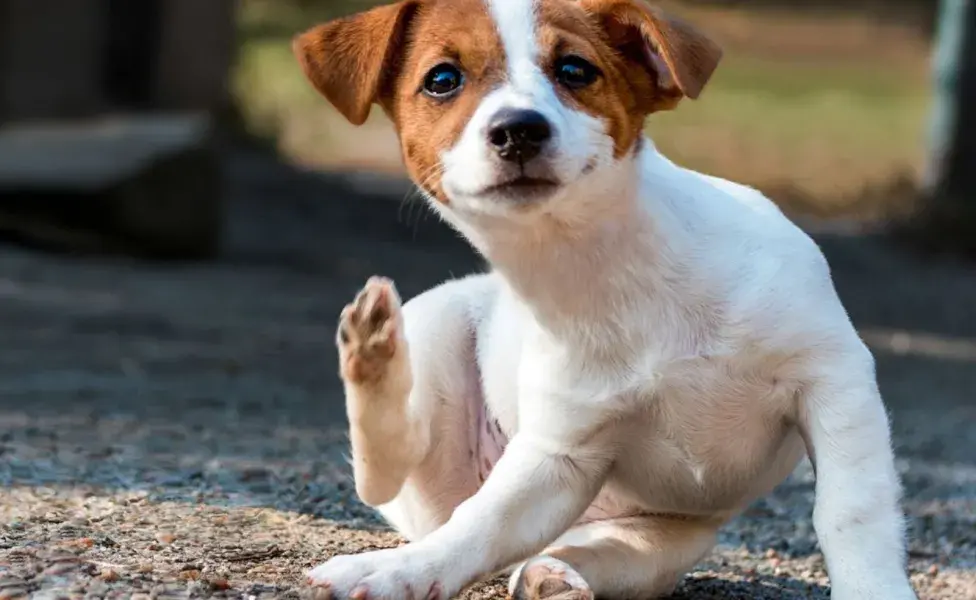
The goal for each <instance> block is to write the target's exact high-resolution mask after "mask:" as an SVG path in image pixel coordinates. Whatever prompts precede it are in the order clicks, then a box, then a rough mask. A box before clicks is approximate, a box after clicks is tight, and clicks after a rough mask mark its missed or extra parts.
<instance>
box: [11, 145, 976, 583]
mask: <svg viewBox="0 0 976 600" xmlns="http://www.w3.org/2000/svg"><path fill="white" fill-rule="evenodd" d="M230 166H231V181H232V185H233V186H234V188H233V189H234V193H233V197H234V203H233V205H232V208H233V210H232V212H231V216H230V222H229V224H228V227H229V240H228V249H227V252H226V257H225V258H224V259H223V260H221V261H219V262H217V263H213V264H208V265H189V266H179V265H165V266H164V265H147V264H140V263H134V262H129V261H125V260H104V259H103V260H93V259H72V258H68V257H54V256H50V255H43V254H38V253H32V252H28V251H25V250H21V249H15V248H9V247H8V248H2V249H0V331H2V332H3V337H2V342H0V344H2V346H0V348H2V352H0V524H2V526H0V598H10V597H16V596H17V595H27V594H29V595H31V596H33V597H37V598H56V597H69V598H71V597H79V598H81V597H129V596H131V597H137V596H136V595H137V594H145V596H141V597H144V598H145V597H163V596H167V595H172V596H174V597H176V596H179V597H187V594H188V593H189V595H190V597H207V596H213V597H260V598H265V597H268V598H270V597H283V598H287V597H296V596H301V595H303V594H308V590H305V589H304V587H303V586H302V585H301V575H302V573H303V572H304V571H305V570H306V569H307V568H308V567H310V566H311V565H313V564H315V563H317V562H320V561H322V560H323V559H325V558H327V557H328V556H331V555H332V554H335V553H338V552H350V551H359V550H363V549H367V548H371V547H380V546H389V545H394V544H397V543H398V541H397V539H396V538H395V536H393V535H392V534H390V533H389V532H387V531H386V530H385V529H384V528H383V527H382V525H381V524H380V523H379V522H378V521H377V520H376V519H375V517H374V516H373V514H372V513H371V512H370V511H369V510H367V509H365V508H364V507H362V506H361V505H360V504H359V503H357V502H356V500H355V498H354V493H353V492H352V491H351V485H350V480H349V473H348V470H347V468H346V464H345V462H344V460H343V452H344V451H345V448H346V442H345V432H344V428H343V411H342V400H341V395H340V391H339V388H338V383H337V380H336V377H335V353H334V349H333V347H332V343H331V340H332V337H333V324H334V320H335V316H336V314H337V313H338V310H339V308H340V307H341V305H342V304H343V303H344V302H345V301H346V299H347V298H349V297H350V295H351V294H352V293H353V292H354V291H355V289H356V288H357V287H358V286H359V285H360V284H361V283H362V281H363V280H364V279H365V278H366V277H367V276H368V275H371V274H373V273H384V274H387V275H390V276H393V277H394V278H395V279H396V280H397V282H398V285H399V286H400V288H401V290H402V291H403V293H404V294H405V295H406V296H410V295H413V294H415V293H417V292H419V291H421V290H423V289H425V288H426V287H429V286H430V285H432V284H434V283H436V282H437V281H439V280H442V279H444V278H446V277H448V276H450V275H451V274H461V273H465V272H468V271H470V270H472V269H476V268H478V262H477V260H476V259H475V258H474V257H473V256H472V254H471V253H470V252H469V251H468V250H467V249H466V247H465V246H464V245H463V244H462V243H460V242H459V241H458V240H457V239H456V238H455V237H454V236H453V234H451V233H450V232H446V231H445V230H443V229H441V228H440V226H438V225H436V224H435V223H434V222H432V221H430V222H425V223H421V224H420V225H419V226H418V227H411V226H404V225H403V223H402V222H403V221H404V220H409V219H408V214H411V211H410V210H408V209H404V210H402V211H398V210H397V208H396V203H395V202H394V203H392V205H391V203H390V202H388V201H381V200H389V199H390V198H393V199H394V200H396V199H399V197H401V195H402V194H403V193H404V191H405V188H403V187H402V186H400V185H399V184H396V183H393V184H391V185H389V186H380V184H379V183H377V182H373V183H370V184H369V185H368V186H366V187H360V186H358V184H356V182H355V180H348V179H344V180H341V181H339V180H335V179H334V178H326V177H321V176H316V175H308V174H304V175H301V174H294V173H291V172H288V171H287V170H285V169H283V168H281V167H277V166H275V165H272V164H270V163H268V162H266V161H263V160H255V159H250V158H247V157H239V158H237V159H235V160H234V161H231V165H230ZM412 214H413V216H414V217H416V216H417V215H418V214H419V211H417V210H414V211H413V212H412ZM410 222H411V223H412V221H410ZM363 231H365V233H363ZM821 240H822V242H823V244H824V246H825V248H826V250H827V251H828V254H829V255H830V256H829V258H830V259H831V262H832V264H833V265H834V269H835V273H836V277H837V281H838V285H839V287H840V289H841V291H842V294H843V295H844V297H845V301H846V302H847V304H848V306H849V307H850V309H851V313H852V315H853V316H854V318H855V320H856V321H857V322H858V324H859V326H860V327H861V328H862V331H863V332H864V334H865V337H867V338H868V339H869V341H870V342H871V343H872V345H873V347H874V349H875V351H876V352H877V354H878V359H879V373H880V376H881V380H882V386H883V388H884V391H885V394H886V398H887V399H888V402H889V405H890V407H891V410H892V414H893V418H894V424H895V431H896V445H897V447H898V451H899V455H900V457H901V458H900V462H899V466H900V468H901V469H902V471H903V474H904V477H905V484H906V488H907V495H906V501H905V508H906V511H907V513H908V515H909V520H908V522H909V526H910V531H911V534H912V545H911V550H912V564H911V568H912V572H913V581H915V583H916V584H917V587H918V589H919V592H920V595H921V597H922V598H923V599H927V600H935V599H950V598H954V599H966V600H972V599H973V598H976V401H974V399H973V393H974V390H976V269H973V268H972V267H966V266H963V265H954V264H951V263H947V262H940V263H934V264H922V263H919V262H916V261H913V260H912V259H909V258H906V257H900V256H898V255H896V254H895V253H893V251H892V250H890V249H888V248H886V247H885V246H884V245H883V244H881V243H880V242H878V241H875V240H872V239H870V238H848V237H845V236H841V235H824V236H821ZM812 483H813V479H812V475H811V473H810V472H809V469H808V468H807V467H806V466H804V467H803V468H801V469H800V470H799V471H798V472H797V473H796V474H795V476H794V477H793V478H792V479H791V480H790V481H789V482H787V483H786V484H784V485H783V486H781V488H780V489H779V490H778V491H777V492H776V493H775V494H774V495H773V496H771V497H770V498H768V499H766V500H764V501H762V502H760V503H758V504H757V505H756V506H754V507H753V508H752V509H751V510H750V511H749V512H748V513H747V514H746V515H744V516H743V517H742V518H740V519H738V520H737V521H736V522H735V523H733V524H732V525H730V526H729V527H728V528H726V530H725V531H724V532H723V535H722V544H721V546H720V547H719V548H718V550H717V551H716V552H715V553H714V554H713V555H712V556H711V557H710V558H709V559H708V560H707V562H705V563H704V564H703V565H702V566H701V568H700V570H698V571H697V572H695V573H694V574H693V575H691V576H690V577H689V578H688V580H687V582H686V583H685V585H684V586H683V588H682V590H681V592H680V593H679V595H678V596H677V597H678V598H683V599H688V600H690V599H707V598H821V599H826V598H827V597H828V594H829V588H827V587H826V576H825V573H824V570H823V569H824V566H823V559H822V556H821V555H820V553H819V551H818V549H817V547H816V542H815V537H814V533H813V530H812V527H811V525H810V511H811V502H812V498H813V485H812ZM500 593H501V588H500V587H498V586H497V585H496V586H492V585H487V586H480V587H478V588H476V589H475V590H473V591H471V592H469V593H468V597H471V598H478V597H496V596H498V595H499V594H500Z"/></svg>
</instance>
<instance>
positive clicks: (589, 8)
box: [538, 0, 722, 157]
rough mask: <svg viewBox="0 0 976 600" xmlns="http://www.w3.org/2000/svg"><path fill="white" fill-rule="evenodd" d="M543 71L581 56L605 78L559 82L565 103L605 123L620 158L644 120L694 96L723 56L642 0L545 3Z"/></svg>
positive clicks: (541, 38) (542, 7) (549, 0)
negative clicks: (583, 83)
mask: <svg viewBox="0 0 976 600" xmlns="http://www.w3.org/2000/svg"><path fill="white" fill-rule="evenodd" d="M539 15H540V19H539V24H538V30H539V32H538V38H539V48H540V52H541V61H542V62H543V65H542V66H543V69H544V70H546V71H547V72H549V73H553V72H554V70H555V65H556V63H557V61H558V60H559V59H560V58H561V57H564V56H566V55H576V56H579V57H581V58H583V59H585V60H587V61H588V62H590V63H592V64H594V65H595V66H596V67H598V68H599V69H600V71H601V73H602V77H600V78H598V79H597V80H596V81H595V82H594V83H593V84H591V85H589V86H587V87H585V88H582V89H578V90H572V91H570V90H567V89H565V87H562V86H559V85H558V84H556V90H557V91H558V92H559V93H560V94H561V96H562V98H563V101H564V102H566V103H567V104H570V105H572V106H575V107H577V108H579V109H581V110H583V111H585V112H587V113H589V114H591V115H593V116H596V117H598V118H600V119H602V120H603V122H604V123H606V125H607V133H608V134H609V135H610V136H611V137H612V138H613V139H614V141H615V154H616V156H618V157H619V156H621V155H622V154H624V153H626V152H627V151H629V150H631V149H632V148H633V147H634V145H635V144H636V142H637V141H638V140H639V139H640V134H641V132H642V130H643V127H644V120H645V118H646V117H647V115H649V114H651V113H654V112H658V111H662V110H669V109H671V108H674V107H675V106H676V105H677V104H678V102H679V101H680V100H681V98H682V97H685V96H687V97H689V98H697V97H698V95H699V94H700V93H701V90H702V88H703V87H704V86H705V83H706V82H707V81H708V79H709V77H710V76H711V74H712V72H713V71H714V69H715V67H716V66H717V64H718V61H719V59H720V57H721V54H722V53H721V50H720V49H719V48H718V46H716V45H715V44H714V43H713V42H712V41H711V40H709V39H708V38H707V37H705V36H704V35H703V34H701V33H700V32H698V31H697V30H695V29H694V28H692V27H691V26H689V25H686V24H684V23H681V22H680V21H678V20H676V19H673V18H670V17H667V16H665V15H663V14H662V13H661V12H659V11H658V10H656V9H654V8H653V7H651V6H650V5H648V4H647V3H646V2H644V0H578V1H573V0H541V1H540V4H539Z"/></svg>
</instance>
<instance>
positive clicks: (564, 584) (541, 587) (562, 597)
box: [509, 556, 593, 600]
mask: <svg viewBox="0 0 976 600" xmlns="http://www.w3.org/2000/svg"><path fill="white" fill-rule="evenodd" d="M509 588H510V589H509V594H510V596H511V597H512V600H543V599H545V600H593V590H591V589H590V586H589V585H588V584H587V583H586V581H585V580H584V579H583V577H582V575H580V574H579V573H577V572H576V571H575V570H574V569H573V567H571V566H569V565H568V564H566V563H564V562H563V561H561V560H557V559H555V558H552V557H549V556H539V557H536V558H533V559H531V560H529V561H528V562H526V563H525V564H524V565H523V566H522V568H521V569H519V570H518V571H517V572H516V573H515V575H514V576H513V577H512V583H511V585H510V586H509Z"/></svg>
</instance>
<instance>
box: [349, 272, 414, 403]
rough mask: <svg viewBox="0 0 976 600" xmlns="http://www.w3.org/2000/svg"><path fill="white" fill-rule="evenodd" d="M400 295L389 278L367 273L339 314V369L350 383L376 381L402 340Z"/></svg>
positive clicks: (384, 372)
mask: <svg viewBox="0 0 976 600" xmlns="http://www.w3.org/2000/svg"><path fill="white" fill-rule="evenodd" d="M402 320H403V318H402V316H401V313H400V296H399V295H398V294H397V291H396V288H395V287H394V286H393V282H392V281H390V280H389V279H386V278H385V277H371V278H370V279H369V281H367V282H366V285H365V286H364V287H363V289H362V290H361V291H360V292H359V294H358V295H357V296H356V299H355V300H353V302H352V303H351V304H349V305H347V306H346V307H345V308H344V309H343V310H342V314H341V315H340V317H339V327H338V331H337V334H336V344H337V345H338V346H339V372H340V374H341V375H342V378H343V379H345V380H346V381H349V382H352V383H359V384H361V383H370V382H376V381H379V380H380V379H382V378H383V376H384V375H385V374H386V367H387V365H388V364H389V362H390V360H391V359H392V358H393V357H394V356H395V355H396V353H397V351H398V346H399V345H400V344H401V343H402V340H401V337H400V336H401V329H402V327H403V324H402Z"/></svg>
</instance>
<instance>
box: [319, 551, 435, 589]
mask: <svg viewBox="0 0 976 600" xmlns="http://www.w3.org/2000/svg"><path fill="white" fill-rule="evenodd" d="M430 571H431V569H430V568H429V565H425V564H423V563H422V562H420V561H418V560H417V559H416V557H415V556H413V555H411V554H409V553H408V552H406V551H405V550H404V549H402V548H394V549H390V550H378V551H376V552H367V553H365V554H356V555H350V556H337V557H335V558H333V559H332V560H330V561H328V562H326V563H323V564H321V565H319V566H317V567H315V568H314V569H312V570H311V571H309V572H308V576H307V577H308V583H309V584H311V585H314V586H316V587H318V588H319V591H320V592H325V593H324V594H322V593H320V594H319V596H323V595H324V596H326V597H328V598H331V599H333V600H345V599H347V598H349V599H353V600H400V599H402V598H413V599H415V600H441V599H442V598H444V595H443V590H442V586H441V584H440V582H438V581H437V580H436V579H433V578H431V577H430V576H429V573H430Z"/></svg>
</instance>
